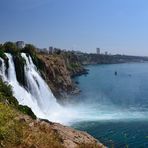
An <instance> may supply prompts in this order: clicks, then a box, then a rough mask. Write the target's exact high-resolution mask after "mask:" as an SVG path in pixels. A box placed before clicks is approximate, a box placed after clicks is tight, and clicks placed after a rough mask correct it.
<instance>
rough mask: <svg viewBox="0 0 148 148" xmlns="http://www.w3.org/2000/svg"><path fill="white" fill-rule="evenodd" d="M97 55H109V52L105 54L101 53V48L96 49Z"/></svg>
mask: <svg viewBox="0 0 148 148" xmlns="http://www.w3.org/2000/svg"><path fill="white" fill-rule="evenodd" d="M96 53H97V54H104V55H108V52H107V51H105V52H104V53H101V49H100V48H96Z"/></svg>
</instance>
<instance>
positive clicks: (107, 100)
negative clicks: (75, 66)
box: [72, 63, 148, 148]
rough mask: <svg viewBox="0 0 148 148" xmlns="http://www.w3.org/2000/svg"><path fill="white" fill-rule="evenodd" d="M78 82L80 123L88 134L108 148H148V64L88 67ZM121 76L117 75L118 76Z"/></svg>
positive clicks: (77, 124)
mask: <svg viewBox="0 0 148 148" xmlns="http://www.w3.org/2000/svg"><path fill="white" fill-rule="evenodd" d="M86 68H88V69H89V70H90V71H89V74H88V75H86V76H84V75H83V76H80V77H77V78H75V79H74V80H75V81H76V82H77V83H78V85H79V88H80V89H81V93H80V94H79V95H77V96H74V99H73V100H74V102H73V103H74V104H75V105H77V108H78V111H79V119H77V120H76V121H75V122H73V124H72V127H75V128H76V129H80V130H84V131H87V132H88V133H90V134H91V135H92V136H94V137H95V138H97V139H99V140H100V141H101V142H102V143H104V144H105V145H106V146H108V147H115V148H124V147H128V148H148V63H126V64H109V65H95V66H94V65H93V66H87V67H86ZM115 72H117V75H115Z"/></svg>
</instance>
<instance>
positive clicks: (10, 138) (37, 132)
mask: <svg viewBox="0 0 148 148" xmlns="http://www.w3.org/2000/svg"><path fill="white" fill-rule="evenodd" d="M0 147H1V148H105V146H104V145H103V144H101V143H100V142H99V141H98V140H96V139H95V138H93V137H92V136H90V135H89V134H87V133H86V132H81V131H78V130H75V129H73V128H70V127H67V126H63V125H61V124H59V123H53V122H49V121H46V120H41V119H32V118H31V117H30V116H28V115H25V114H23V113H21V112H20V111H18V110H16V109H15V108H13V107H12V106H11V105H9V104H7V103H1V102H0Z"/></svg>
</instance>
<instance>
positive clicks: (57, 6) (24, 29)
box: [0, 0, 148, 56]
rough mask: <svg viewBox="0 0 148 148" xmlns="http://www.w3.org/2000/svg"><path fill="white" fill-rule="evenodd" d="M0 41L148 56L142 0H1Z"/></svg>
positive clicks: (145, 15) (147, 23)
mask: <svg viewBox="0 0 148 148" xmlns="http://www.w3.org/2000/svg"><path fill="white" fill-rule="evenodd" d="M0 2H1V5H0V17H1V27H0V34H1V36H0V42H1V43H3V42H5V41H14V42H15V41H17V40H23V41H25V42H29V43H32V44H34V45H36V46H37V47H40V48H44V47H49V46H53V47H57V48H61V49H71V50H80V51H82V52H88V53H89V52H93V53H95V52H96V48H97V47H98V48H100V49H105V50H106V51H108V52H109V53H112V54H118V53H119V54H128V55H140V56H141V55H142V56H148V42H147V38H148V28H147V26H148V17H147V16H148V9H147V5H148V1H146V0H131V1H129V0H110V1H107V0H91V1H90V0H81V1H80V0H60V1H58V0H44V1H40V0H13V1H9V0H0Z"/></svg>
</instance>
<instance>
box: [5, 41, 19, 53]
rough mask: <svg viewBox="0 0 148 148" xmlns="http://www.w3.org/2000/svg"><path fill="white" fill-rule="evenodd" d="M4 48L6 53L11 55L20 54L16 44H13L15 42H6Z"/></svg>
mask: <svg viewBox="0 0 148 148" xmlns="http://www.w3.org/2000/svg"><path fill="white" fill-rule="evenodd" d="M3 48H4V51H5V52H9V53H12V54H14V53H17V52H18V49H17V46H16V44H15V43H13V42H10V41H9V42H5V43H4V44H3Z"/></svg>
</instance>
